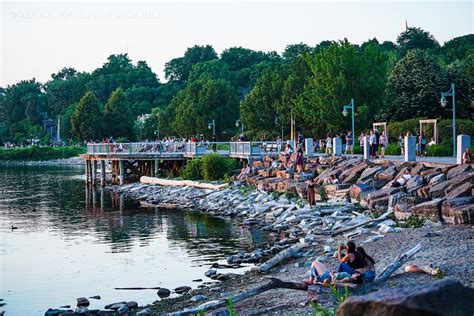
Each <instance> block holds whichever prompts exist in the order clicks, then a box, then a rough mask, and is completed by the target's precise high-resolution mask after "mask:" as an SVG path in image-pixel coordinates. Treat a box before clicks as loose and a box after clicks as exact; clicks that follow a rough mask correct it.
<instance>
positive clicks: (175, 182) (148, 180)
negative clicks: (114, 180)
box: [140, 176, 228, 190]
mask: <svg viewBox="0 0 474 316" xmlns="http://www.w3.org/2000/svg"><path fill="white" fill-rule="evenodd" d="M140 183H145V184H158V185H162V186H177V187H193V188H199V189H211V190H220V189H223V188H225V187H227V185H228V184H227V183H225V184H212V183H206V182H198V181H191V180H169V179H162V178H154V177H146V176H143V177H141V178H140Z"/></svg>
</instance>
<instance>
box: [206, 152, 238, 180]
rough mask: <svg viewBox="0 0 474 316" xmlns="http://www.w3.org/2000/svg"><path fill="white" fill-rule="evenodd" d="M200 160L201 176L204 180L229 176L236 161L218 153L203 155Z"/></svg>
mask: <svg viewBox="0 0 474 316" xmlns="http://www.w3.org/2000/svg"><path fill="white" fill-rule="evenodd" d="M201 160H202V168H201V172H202V177H203V178H204V180H206V181H214V180H222V179H224V178H226V177H230V176H231V175H232V173H233V172H234V170H235V168H236V162H235V161H234V160H233V159H231V158H227V157H222V156H220V155H218V154H210V155H205V156H203V157H202V158H201Z"/></svg>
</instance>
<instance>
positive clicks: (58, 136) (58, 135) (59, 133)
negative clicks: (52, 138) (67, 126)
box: [56, 115, 61, 144]
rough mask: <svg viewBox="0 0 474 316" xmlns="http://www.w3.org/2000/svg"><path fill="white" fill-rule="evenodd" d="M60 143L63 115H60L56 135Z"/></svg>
mask: <svg viewBox="0 0 474 316" xmlns="http://www.w3.org/2000/svg"><path fill="white" fill-rule="evenodd" d="M56 138H57V139H56V141H57V142H58V144H59V143H60V142H61V116H59V115H58V134H57V135H56Z"/></svg>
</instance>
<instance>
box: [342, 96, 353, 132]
mask: <svg viewBox="0 0 474 316" xmlns="http://www.w3.org/2000/svg"><path fill="white" fill-rule="evenodd" d="M347 109H351V110H352V138H353V139H354V138H355V128H354V110H355V103H354V99H351V103H349V104H348V105H344V110H343V111H342V115H344V116H345V117H347V114H349V112H348V111H347Z"/></svg>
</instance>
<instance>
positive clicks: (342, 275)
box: [303, 260, 363, 286]
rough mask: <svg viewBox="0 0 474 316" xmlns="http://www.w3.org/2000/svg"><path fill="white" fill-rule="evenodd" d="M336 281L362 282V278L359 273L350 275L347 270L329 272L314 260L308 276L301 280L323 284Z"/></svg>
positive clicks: (311, 283)
mask: <svg viewBox="0 0 474 316" xmlns="http://www.w3.org/2000/svg"><path fill="white" fill-rule="evenodd" d="M336 281H339V282H341V283H349V282H353V283H362V281H363V279H362V275H361V274H359V273H354V274H353V275H351V274H349V273H347V272H337V273H334V272H331V271H330V270H329V269H328V268H326V266H325V265H324V264H323V263H322V262H319V261H317V260H315V261H313V262H312V263H311V270H310V276H309V278H307V279H304V280H303V282H304V283H306V284H308V285H313V284H317V283H323V285H324V286H328V285H329V284H335V283H336Z"/></svg>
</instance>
